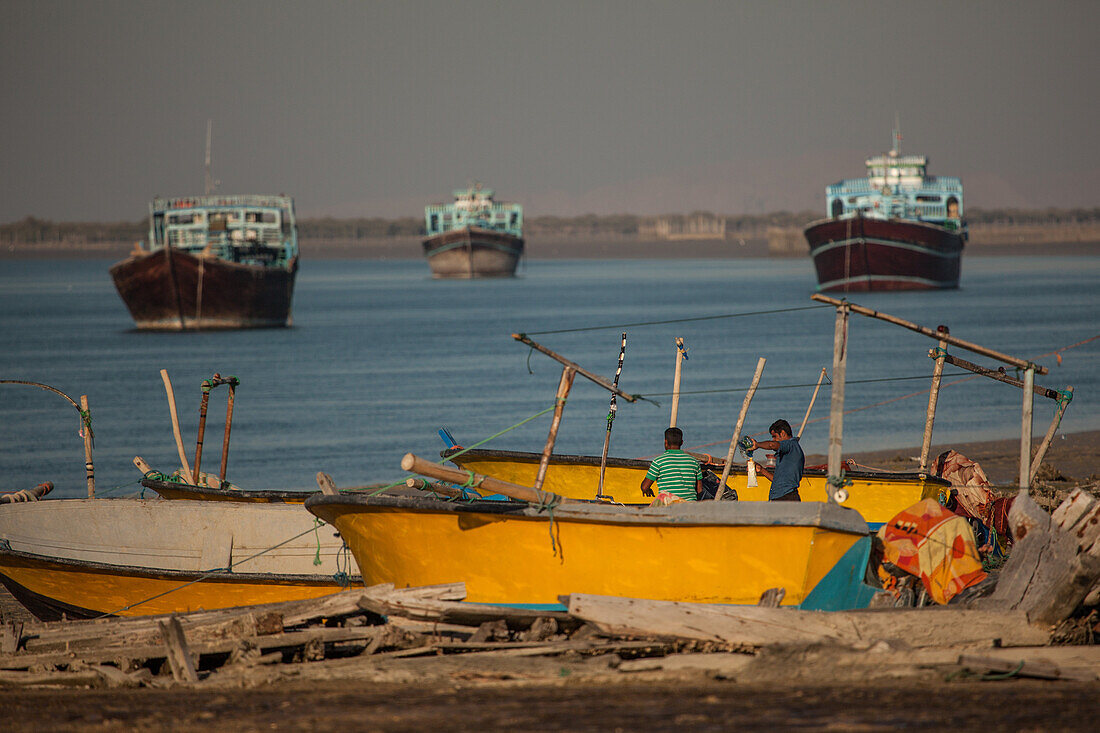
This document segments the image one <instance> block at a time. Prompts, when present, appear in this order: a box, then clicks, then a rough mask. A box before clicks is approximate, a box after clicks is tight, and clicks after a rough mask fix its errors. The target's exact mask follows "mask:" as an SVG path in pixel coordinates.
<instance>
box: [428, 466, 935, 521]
mask: <svg viewBox="0 0 1100 733" xmlns="http://www.w3.org/2000/svg"><path fill="white" fill-rule="evenodd" d="M459 450H460V449H454V450H447V451H444V452H443V453H442V454H441V455H442V456H443V457H444V458H448V459H449V460H450V461H452V462H453V463H455V464H457V465H458V466H460V467H462V468H464V469H467V470H469V471H473V472H474V473H481V474H485V475H488V476H493V477H495V478H499V479H501V480H503V481H508V482H510V483H514V484H520V485H521V486H531V485H533V484H534V482H535V475H536V474H537V473H538V468H539V460H540V459H541V455H540V454H538V453H526V452H521V451H502V450H481V449H473V450H468V451H465V452H464V453H461V454H458V455H456V453H457V452H458V451H459ZM700 465H701V467H702V468H703V469H709V470H710V471H712V472H714V473H715V474H716V475H718V476H721V474H722V468H723V465H724V461H723V459H711V460H707V458H705V457H704V458H702V459H701V460H700ZM648 468H649V461H647V460H641V459H631V458H610V457H609V458H608V459H607V468H606V470H605V474H604V485H603V493H604V495H605V496H608V497H611V498H613V499H614V500H615V501H617V502H621V503H623V504H643V503H649V502H650V501H652V499H651V498H649V497H645V496H643V495H642V491H641V489H640V488H639V485H640V484H641V482H642V479H643V478H645V472H646V470H647V469H648ZM844 475H845V477H846V478H848V479H849V480H851V482H852V484H851V485H850V486H847V487H846V489H847V491H848V499H847V500H846V501H845V502H844V506H845V507H848V508H850V509H855V510H856V511H857V512H859V513H860V514H861V515H862V516H863V518H864V519H865V520H866V521H867V522H868V523H870V524H871V525H872V528H877V526H879V525H881V524H882V523H884V522H888V521H890V518H891V517H893V516H895V515H896V514H897V513H898V512H900V511H902V510H904V509H907V508H908V507H911V506H913V505H914V504H916V503H917V502H918V501H921V500H922V499H929V498H932V499H934V498H936V497H937V496H938V494H939V491H940V489H941V488H946V487H949V486H950V485H951V484H950V483H949V482H947V481H945V480H943V479H941V478H938V477H936V476H924V475H921V474H918V473H886V472H872V471H845V474H844ZM599 481H600V457H599V456H574V455H554V456H551V458H550V465H549V467H548V468H547V471H546V478H545V481H544V482H543V484H542V488H543V489H544V490H546V491H552V492H554V493H555V494H560V495H562V496H565V497H569V498H571V499H592V498H594V497H595V496H596V488H597V487H598V486H599ZM757 483H758V485H757V486H755V487H751V488H750V487H749V486H748V485H747V484H748V474H747V472H746V470H745V467H744V466H737V465H735V466H733V468H732V470H731V471H730V476H729V479H728V480H727V481H726V485H727V486H729V487H730V488H732V489H734V490H735V491H737V497H738V499H740V500H741V501H767V500H768V489H769V488H771V482H770V481H768V479H767V478H765V477H764V476H762V475H758V477H757ZM827 488H828V483H827V476H826V472H825V471H824V470H822V469H812V468H809V469H806V471H805V472H804V473H803V476H802V484H801V485H800V486H799V487H798V493H799V494H800V495H801V496H802V501H803V502H810V501H813V502H818V501H820V502H824V501H826V494H825V492H826V489H827Z"/></svg>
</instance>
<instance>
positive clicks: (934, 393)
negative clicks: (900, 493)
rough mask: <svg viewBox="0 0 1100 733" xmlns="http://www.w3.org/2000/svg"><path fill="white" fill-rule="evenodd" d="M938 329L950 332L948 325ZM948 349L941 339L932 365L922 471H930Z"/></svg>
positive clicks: (921, 445)
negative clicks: (929, 456)
mask: <svg viewBox="0 0 1100 733" xmlns="http://www.w3.org/2000/svg"><path fill="white" fill-rule="evenodd" d="M936 330H937V331H939V332H941V333H943V334H944V335H945V336H946V335H947V334H949V333H950V331H949V329H948V328H947V326H939V327H937V328H936ZM946 350H947V342H946V341H944V340H943V339H940V343H939V349H938V351H936V352H935V354H936V365H935V366H934V367H932V387H931V389H929V390H928V412H927V413H926V414H925V418H924V439H923V440H922V441H921V444H920V469H919V470H920V473H928V453H929V451H931V449H932V425H933V424H934V423H935V422H936V403H937V402H938V401H939V398H940V382H942V381H943V362H944V360H945V358H946V357H947V352H946ZM929 353H930V354H931V353H932V352H929Z"/></svg>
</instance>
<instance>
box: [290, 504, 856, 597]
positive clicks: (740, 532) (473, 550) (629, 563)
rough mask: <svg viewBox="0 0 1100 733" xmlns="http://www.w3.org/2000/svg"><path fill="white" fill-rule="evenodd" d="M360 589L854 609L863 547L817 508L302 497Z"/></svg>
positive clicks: (852, 524) (834, 513)
mask: <svg viewBox="0 0 1100 733" xmlns="http://www.w3.org/2000/svg"><path fill="white" fill-rule="evenodd" d="M306 508H307V509H308V510H309V511H311V512H313V513H314V514H316V515H317V516H318V517H320V518H322V519H323V520H325V521H326V522H328V523H330V524H332V525H334V526H335V527H336V528H337V529H338V530H339V532H340V535H341V537H343V538H344V541H345V542H347V544H348V546H349V547H350V548H351V552H352V554H353V555H354V556H355V559H356V561H357V562H358V563H359V568H360V571H361V573H362V575H363V578H364V581H366V582H368V583H386V582H389V583H393V584H394V585H396V586H399V587H403V586H417V585H431V584H434V583H442V582H456V581H463V582H465V583H466V590H467V600H468V601H473V602H478V603H493V604H506V605H514V606H522V607H530V608H543V609H551V608H560V607H561V606H560V603H559V601H558V598H559V596H562V595H567V594H570V593H593V594H598V595H613V596H630V597H634V598H647V599H653V600H670V601H693V602H702V603H729V604H750V605H755V604H756V603H758V602H759V600H760V597H761V595H762V594H763V593H764V591H767V590H769V589H772V588H782V589H783V590H784V591H785V596H784V598H783V600H782V604H783V605H784V606H795V607H801V608H806V609H819V610H839V609H845V608H858V607H862V606H865V605H866V604H867V602H868V600H869V598H870V594H871V593H872V591H871V590H870V589H869V588H868V587H867V586H865V585H863V583H862V579H863V577H864V573H865V571H866V567H867V558H868V554H869V552H870V546H871V539H870V537H869V535H868V529H867V523H866V522H864V521H863V518H862V517H860V516H859V514H857V513H856V512H854V511H852V510H850V509H844V508H841V507H839V506H836V505H832V504H824V503H803V504H791V503H776V502H771V503H769V502H719V503H713V502H706V503H703V502H684V503H678V504H673V505H671V506H667V507H624V506H618V505H613V504H603V503H561V504H559V505H557V506H554V507H551V506H548V505H547V506H539V505H534V504H529V503H526V502H515V501H475V502H460V501H441V500H438V499H427V498H418V499H409V498H399V497H383V496H375V497H370V496H333V495H324V494H314V495H313V496H311V497H310V498H309V499H308V500H306Z"/></svg>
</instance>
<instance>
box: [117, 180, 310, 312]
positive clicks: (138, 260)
mask: <svg viewBox="0 0 1100 733" xmlns="http://www.w3.org/2000/svg"><path fill="white" fill-rule="evenodd" d="M110 272H111V277H112V279H113V280H114V283H115V287H116V288H117V290H118V293H119V295H120V296H121V297H122V300H123V302H124V303H125V304H126V307H127V308H128V309H129V311H130V315H131V316H132V317H133V319H134V324H135V325H136V326H137V327H138V328H139V329H141V330H155V331H190V330H212V329H236V328H272V327H283V326H289V325H290V324H291V298H292V296H293V294H294V278H295V275H296V274H297V272H298V233H297V226H296V223H295V219H294V203H293V201H292V200H291V198H290V197H288V196H255V195H246V196H224V195H220V194H214V195H205V196H193V197H190V198H157V199H154V200H153V203H152V204H151V205H150V209H149V240H148V244H144V243H142V244H139V245H138V247H137V248H136V249H135V251H134V252H133V253H131V255H130V256H129V257H128V258H126V259H125V260H123V261H121V262H118V263H116V264H115V265H113V266H112V267H111V270H110Z"/></svg>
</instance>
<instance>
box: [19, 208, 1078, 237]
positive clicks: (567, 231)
mask: <svg viewBox="0 0 1100 733" xmlns="http://www.w3.org/2000/svg"><path fill="white" fill-rule="evenodd" d="M691 217H716V218H722V217H724V218H725V219H726V231H727V233H730V232H738V231H744V232H748V231H759V230H761V229H764V228H767V227H803V226H805V225H806V224H808V223H809V222H811V221H813V220H815V219H819V218H821V214H820V213H818V212H813V211H799V212H790V211H778V212H773V213H770V214H737V215H721V214H713V213H711V212H708V211H693V212H691V213H690V214H668V215H666V216H663V217H657V216H640V215H636V214H609V215H597V214H584V215H581V216H535V217H530V218H528V219H526V221H525V222H524V231H525V234H526V235H528V236H536V237H538V236H614V237H624V236H627V237H628V236H634V235H637V234H638V232H639V230H643V231H644V230H645V229H646V228H647V227H646V224H647V223H649V224H652V223H653V222H654V221H656V220H657V219H662V218H672V219H677V218H678V219H681V220H685V219H688V218H691ZM966 218H967V221H968V222H969V223H970V224H998V225H1019V224H1031V225H1035V224H1048V225H1066V224H1093V223H1100V207H1093V208H1075V209H1054V208H1048V209H977V208H968V209H967V210H966ZM148 230H149V223H148V219H142V220H140V221H121V222H53V221H49V220H46V219H38V218H36V217H33V216H28V217H26V218H24V219H21V220H19V221H16V222H12V223H10V224H0V243H5V244H11V243H19V244H34V243H44V244H51V243H52V244H62V243H64V244H80V243H88V244H94V243H112V242H136V241H138V240H141V239H144V238H145V237H146V236H147V233H148ZM298 233H299V235H300V237H301V238H302V239H304V240H326V239H327V240H332V239H341V240H349V239H350V240H356V239H378V238H385V237H399V236H410V237H414V236H423V235H424V233H425V232H424V220H423V219H420V218H416V217H402V218H399V219H383V218H379V217H374V218H359V219H335V218H332V217H324V218H318V219H300V220H299V221H298Z"/></svg>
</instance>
